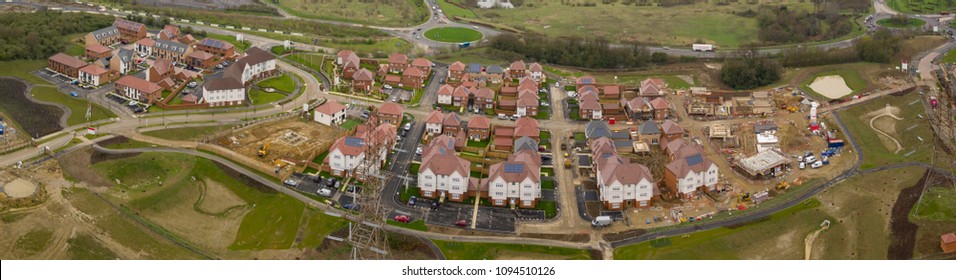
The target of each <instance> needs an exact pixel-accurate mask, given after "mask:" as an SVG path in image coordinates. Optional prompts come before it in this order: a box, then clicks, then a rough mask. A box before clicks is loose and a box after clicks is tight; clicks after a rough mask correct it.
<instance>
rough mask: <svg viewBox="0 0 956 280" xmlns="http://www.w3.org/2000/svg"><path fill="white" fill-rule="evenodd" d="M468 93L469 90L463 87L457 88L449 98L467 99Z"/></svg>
mask: <svg viewBox="0 0 956 280" xmlns="http://www.w3.org/2000/svg"><path fill="white" fill-rule="evenodd" d="M469 93H471V89H469V88H467V87H465V86H458V87H457V88H455V91H454V92H452V94H451V96H454V97H462V98H468V94H469Z"/></svg>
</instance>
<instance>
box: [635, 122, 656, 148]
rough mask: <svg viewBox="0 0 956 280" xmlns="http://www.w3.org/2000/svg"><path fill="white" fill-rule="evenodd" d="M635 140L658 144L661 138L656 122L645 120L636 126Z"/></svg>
mask: <svg viewBox="0 0 956 280" xmlns="http://www.w3.org/2000/svg"><path fill="white" fill-rule="evenodd" d="M637 140H639V141H642V142H644V143H647V144H649V145H658V144H660V140H661V129H660V127H659V126H657V123H656V122H653V121H646V122H643V123H641V125H639V126H637Z"/></svg>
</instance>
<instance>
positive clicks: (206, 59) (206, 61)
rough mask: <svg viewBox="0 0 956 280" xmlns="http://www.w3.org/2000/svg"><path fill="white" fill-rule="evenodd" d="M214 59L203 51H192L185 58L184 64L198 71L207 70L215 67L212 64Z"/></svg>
mask: <svg viewBox="0 0 956 280" xmlns="http://www.w3.org/2000/svg"><path fill="white" fill-rule="evenodd" d="M215 59H216V58H215V56H213V55H212V54H211V53H207V52H205V51H194V52H192V53H190V54H189V55H188V56H186V64H188V65H189V66H192V67H195V68H199V69H208V68H212V67H214V66H215V65H214V64H213V63H214V62H215Z"/></svg>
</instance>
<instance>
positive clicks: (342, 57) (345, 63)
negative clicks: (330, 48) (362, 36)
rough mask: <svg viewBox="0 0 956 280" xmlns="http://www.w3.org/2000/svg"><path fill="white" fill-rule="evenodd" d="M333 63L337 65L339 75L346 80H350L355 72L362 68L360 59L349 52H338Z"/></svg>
mask: <svg viewBox="0 0 956 280" xmlns="http://www.w3.org/2000/svg"><path fill="white" fill-rule="evenodd" d="M335 63H336V64H338V65H339V69H340V70H339V75H340V76H342V77H343V78H346V79H351V78H352V76H353V75H354V74H355V72H357V71H358V70H359V69H360V68H362V66H361V64H362V61H361V59H359V57H358V55H356V54H355V53H354V52H352V51H349V50H342V51H339V53H338V56H336V59H335Z"/></svg>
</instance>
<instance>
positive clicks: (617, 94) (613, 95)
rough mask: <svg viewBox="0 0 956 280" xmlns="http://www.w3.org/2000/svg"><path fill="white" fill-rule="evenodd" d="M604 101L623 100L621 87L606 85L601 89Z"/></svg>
mask: <svg viewBox="0 0 956 280" xmlns="http://www.w3.org/2000/svg"><path fill="white" fill-rule="evenodd" d="M601 89H602V91H601V93H602V95H601V98H602V99H610V100H619V99H621V86H620V85H606V86H603V87H601Z"/></svg>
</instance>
